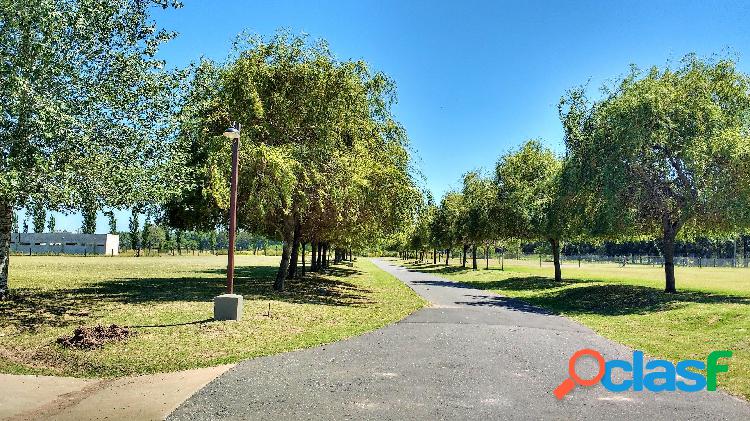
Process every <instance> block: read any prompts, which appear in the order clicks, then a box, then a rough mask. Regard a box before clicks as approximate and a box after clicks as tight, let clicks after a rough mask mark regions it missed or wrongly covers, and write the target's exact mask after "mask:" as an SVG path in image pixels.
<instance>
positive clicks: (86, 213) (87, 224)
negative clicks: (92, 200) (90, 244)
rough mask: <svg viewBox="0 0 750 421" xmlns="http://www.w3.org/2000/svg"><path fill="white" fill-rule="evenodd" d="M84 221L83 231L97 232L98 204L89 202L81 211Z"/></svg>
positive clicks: (82, 224)
mask: <svg viewBox="0 0 750 421" xmlns="http://www.w3.org/2000/svg"><path fill="white" fill-rule="evenodd" d="M81 214H82V215H83V222H81V233H83V234H96V206H95V205H93V204H88V205H86V206H84V208H83V210H82V211H81Z"/></svg>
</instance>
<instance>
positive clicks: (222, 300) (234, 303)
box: [214, 124, 243, 320]
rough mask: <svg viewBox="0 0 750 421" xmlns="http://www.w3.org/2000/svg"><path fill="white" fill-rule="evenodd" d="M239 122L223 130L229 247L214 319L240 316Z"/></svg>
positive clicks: (215, 299) (231, 318)
mask: <svg viewBox="0 0 750 421" xmlns="http://www.w3.org/2000/svg"><path fill="white" fill-rule="evenodd" d="M240 130H241V126H240V125H239V124H237V125H236V127H234V126H233V127H230V128H228V129H226V130H225V131H224V137H226V138H228V139H230V140H231V141H232V177H231V181H230V196H229V248H228V250H227V292H226V294H223V295H219V296H218V297H215V298H214V319H215V320H240V318H241V317H242V304H243V303H242V301H243V300H242V295H236V294H234V248H235V239H236V236H237V182H238V180H237V179H238V173H239V150H240Z"/></svg>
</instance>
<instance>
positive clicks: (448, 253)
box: [445, 248, 451, 266]
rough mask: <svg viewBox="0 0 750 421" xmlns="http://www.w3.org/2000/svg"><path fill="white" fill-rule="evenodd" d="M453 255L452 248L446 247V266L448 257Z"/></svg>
mask: <svg viewBox="0 0 750 421" xmlns="http://www.w3.org/2000/svg"><path fill="white" fill-rule="evenodd" d="M450 257H451V249H450V248H447V249H445V266H448V259H450Z"/></svg>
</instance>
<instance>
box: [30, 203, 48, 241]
mask: <svg viewBox="0 0 750 421" xmlns="http://www.w3.org/2000/svg"><path fill="white" fill-rule="evenodd" d="M30 210H31V224H32V225H33V226H34V232H36V233H40V232H44V226H45V225H46V223H47V210H46V209H44V204H42V203H39V202H34V203H33V204H32V205H31V209H30Z"/></svg>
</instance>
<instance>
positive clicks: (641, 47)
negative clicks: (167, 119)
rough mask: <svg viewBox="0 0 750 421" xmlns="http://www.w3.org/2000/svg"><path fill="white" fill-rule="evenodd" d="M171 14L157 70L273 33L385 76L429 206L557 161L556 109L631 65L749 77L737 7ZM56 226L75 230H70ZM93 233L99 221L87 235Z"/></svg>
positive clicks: (745, 11) (526, 4)
mask: <svg viewBox="0 0 750 421" xmlns="http://www.w3.org/2000/svg"><path fill="white" fill-rule="evenodd" d="M183 2H184V7H183V8H182V9H179V10H176V11H175V10H167V11H165V12H162V11H157V12H156V13H155V14H154V18H155V20H156V22H157V24H158V25H159V26H161V27H165V28H168V29H172V30H175V31H177V32H178V33H179V36H178V38H177V39H175V40H173V41H171V42H170V43H169V44H168V45H166V46H164V47H163V48H162V50H161V52H160V55H161V57H162V58H164V59H165V60H167V62H168V65H170V66H185V65H187V64H188V63H190V62H191V61H195V60H196V59H198V58H199V57H200V56H206V57H208V58H212V59H217V60H223V59H224V58H225V57H226V56H227V54H228V52H229V50H230V48H231V43H232V40H233V39H234V38H235V37H236V35H237V34H238V33H240V32H242V31H243V30H247V31H249V32H251V33H256V34H260V35H272V34H273V33H274V32H275V31H276V30H277V29H278V28H287V29H289V30H291V31H292V32H295V33H301V32H304V33H307V34H309V35H310V36H311V37H313V38H325V39H326V40H328V42H329V43H330V45H331V48H332V50H333V51H334V52H335V54H336V56H337V57H338V58H339V59H342V60H345V59H350V58H351V59H364V60H366V61H367V62H369V63H370V64H371V65H372V67H373V68H374V69H377V70H381V71H383V72H385V73H387V74H388V75H390V76H391V77H392V78H393V79H395V81H396V84H397V86H398V97H399V103H398V104H397V105H396V107H395V114H396V116H397V117H398V119H399V120H400V121H401V122H402V124H403V125H404V126H405V127H406V129H407V131H408V133H409V137H410V139H411V142H412V145H413V148H414V150H415V154H416V158H417V165H418V166H419V168H421V170H422V172H423V174H424V176H425V177H426V180H427V187H428V188H429V189H430V190H431V191H432V192H433V194H434V195H435V197H436V198H439V197H440V196H441V195H442V194H443V193H444V192H445V191H446V190H448V189H450V188H457V187H459V185H460V183H459V178H460V176H461V175H462V174H463V173H465V172H466V171H469V170H473V169H477V168H485V169H491V168H492V167H493V166H494V163H495V161H496V160H497V157H498V155H500V154H502V153H503V152H505V151H507V150H509V149H512V148H514V147H515V146H517V145H518V144H520V143H521V142H522V141H524V140H525V139H528V138H540V139H542V140H543V141H544V142H545V143H546V144H547V145H549V146H550V147H552V148H555V149H556V150H558V151H562V141H561V139H562V130H561V127H560V123H559V120H558V117H557V102H558V101H559V99H560V96H561V95H563V94H564V92H565V91H566V89H569V88H571V87H573V86H576V85H580V84H583V83H586V82H587V81H589V84H590V86H592V87H598V86H599V85H601V84H602V83H603V82H605V81H606V80H608V79H612V78H615V77H617V76H619V75H622V74H623V73H625V72H626V71H627V69H628V66H629V64H631V63H634V64H637V65H638V66H640V67H650V66H651V65H660V66H662V65H665V64H667V63H669V62H676V61H678V60H679V59H680V58H681V57H683V56H684V55H685V54H687V53H690V52H695V53H697V54H699V55H700V56H704V57H706V56H711V55H713V54H715V53H725V52H727V51H729V52H731V53H732V54H733V55H735V56H736V57H737V58H738V59H739V67H740V68H741V69H742V70H744V71H745V72H748V71H750V30H749V29H750V27H749V26H750V25H748V23H747V22H750V3H749V2H741V1H734V2H733V1H722V2H710V1H680V2H677V1H620V2H606V1H585V2H581V1H576V2H574V1H552V0H549V1H517V2H504V1H460V2H459V1H450V2H440V1H403V0H402V1H390V0H388V1H385V0H379V1H357V2H354V1H306V2H302V1H265V2H263V1H198V0H183ZM118 215H119V218H118V219H119V221H118V225H119V227H120V229H127V217H126V216H125V214H124V213H118ZM57 220H58V228H66V229H70V230H76V229H78V228H79V226H80V221H81V218H80V216H78V215H69V216H66V217H63V216H62V215H59V216H58V218H57ZM106 226H107V225H106V220H105V219H104V218H99V221H98V230H99V231H103V230H105V229H106Z"/></svg>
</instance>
